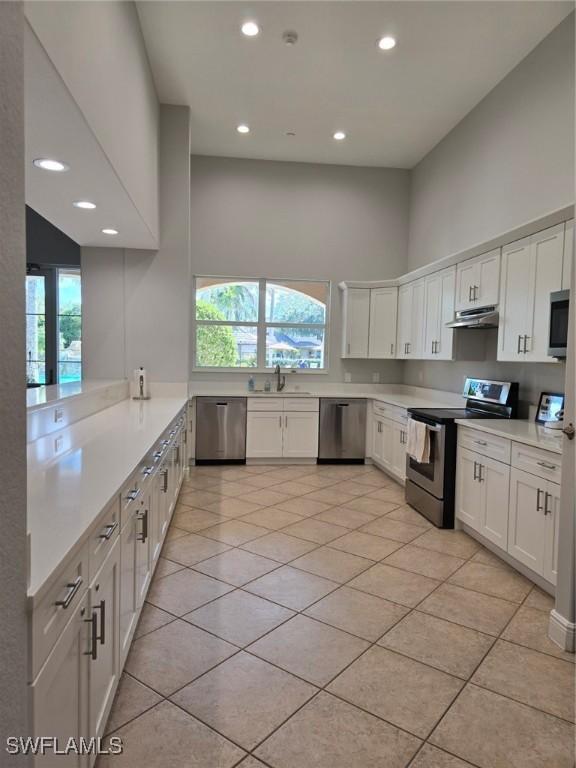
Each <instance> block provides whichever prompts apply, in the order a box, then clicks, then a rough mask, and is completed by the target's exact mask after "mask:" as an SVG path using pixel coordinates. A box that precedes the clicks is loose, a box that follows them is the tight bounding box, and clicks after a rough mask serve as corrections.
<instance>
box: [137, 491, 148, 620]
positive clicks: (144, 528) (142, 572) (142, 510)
mask: <svg viewBox="0 0 576 768" xmlns="http://www.w3.org/2000/svg"><path fill="white" fill-rule="evenodd" d="M151 501H152V493H151V484H150V483H149V484H148V487H147V488H146V489H145V491H143V498H142V500H141V502H140V507H139V508H138V510H137V512H136V591H137V600H138V603H137V604H138V608H140V606H141V605H142V604H143V603H144V598H145V597H146V592H148V585H149V584H150V578H151V575H152V557H151V554H152V553H151V547H150V506H151Z"/></svg>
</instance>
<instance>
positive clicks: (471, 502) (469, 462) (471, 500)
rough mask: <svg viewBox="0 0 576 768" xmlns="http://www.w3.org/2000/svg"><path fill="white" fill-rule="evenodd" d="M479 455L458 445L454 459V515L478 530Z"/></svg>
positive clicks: (479, 523)
mask: <svg viewBox="0 0 576 768" xmlns="http://www.w3.org/2000/svg"><path fill="white" fill-rule="evenodd" d="M480 460H481V456H480V455H479V454H477V453H474V452H473V451H469V450H468V449H466V448H461V447H460V446H458V454H457V459H456V517H457V518H458V520H461V521H462V522H463V523H466V525H469V526H470V528H473V529H474V530H475V531H479V530H480V526H481V518H482V498H481V488H480V482H479V481H478V463H479V461H480Z"/></svg>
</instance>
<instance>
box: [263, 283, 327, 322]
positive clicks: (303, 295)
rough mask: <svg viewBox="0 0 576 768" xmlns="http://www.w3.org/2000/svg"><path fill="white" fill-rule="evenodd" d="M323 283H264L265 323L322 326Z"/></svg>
mask: <svg viewBox="0 0 576 768" xmlns="http://www.w3.org/2000/svg"><path fill="white" fill-rule="evenodd" d="M327 298H328V285H327V283H319V282H304V281H301V280H283V281H281V282H280V281H279V282H271V281H270V280H268V281H267V283H266V321H267V322H269V323H325V322H326V301H327Z"/></svg>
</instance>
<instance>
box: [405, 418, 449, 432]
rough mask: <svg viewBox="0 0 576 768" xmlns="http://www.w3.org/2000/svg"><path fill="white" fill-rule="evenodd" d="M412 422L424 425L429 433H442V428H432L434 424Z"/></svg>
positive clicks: (418, 420)
mask: <svg viewBox="0 0 576 768" xmlns="http://www.w3.org/2000/svg"><path fill="white" fill-rule="evenodd" d="M412 421H417V422H418V423H419V424H425V425H426V429H429V430H430V432H442V430H443V429H444V427H437V426H434V424H428V422H427V421H420V419H412Z"/></svg>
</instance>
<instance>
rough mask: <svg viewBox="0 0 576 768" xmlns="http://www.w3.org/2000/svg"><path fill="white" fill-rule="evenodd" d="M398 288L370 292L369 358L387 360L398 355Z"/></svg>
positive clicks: (373, 289)
mask: <svg viewBox="0 0 576 768" xmlns="http://www.w3.org/2000/svg"><path fill="white" fill-rule="evenodd" d="M397 312H398V288H372V289H371V290H370V338H369V347H368V356H369V357H373V358H379V359H385V358H393V357H395V355H396V316H397Z"/></svg>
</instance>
